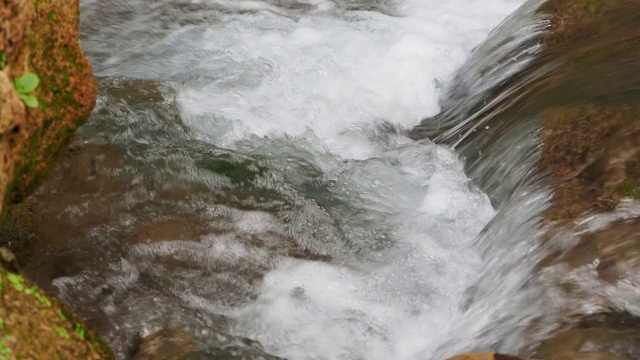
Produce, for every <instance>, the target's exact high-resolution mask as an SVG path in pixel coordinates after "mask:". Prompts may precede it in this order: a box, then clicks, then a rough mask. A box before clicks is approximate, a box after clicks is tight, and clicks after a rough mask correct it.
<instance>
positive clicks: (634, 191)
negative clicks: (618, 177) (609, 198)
mask: <svg viewBox="0 0 640 360" xmlns="http://www.w3.org/2000/svg"><path fill="white" fill-rule="evenodd" d="M618 191H619V192H620V194H621V195H622V196H624V197H630V198H635V199H638V198H640V181H636V182H630V181H625V182H623V183H622V184H620V185H619V186H618Z"/></svg>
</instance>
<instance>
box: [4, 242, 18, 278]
mask: <svg viewBox="0 0 640 360" xmlns="http://www.w3.org/2000/svg"><path fill="white" fill-rule="evenodd" d="M0 266H2V267H4V268H5V269H7V270H9V271H11V272H14V273H17V272H19V271H20V268H19V266H18V260H17V259H16V256H15V255H14V254H13V252H12V251H11V250H9V249H7V248H6V247H0Z"/></svg>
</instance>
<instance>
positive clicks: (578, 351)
mask: <svg viewBox="0 0 640 360" xmlns="http://www.w3.org/2000/svg"><path fill="white" fill-rule="evenodd" d="M535 357H536V358H537V359H541V360H569V359H571V360H574V359H576V360H583V359H584V360H605V359H606V360H609V359H611V360H632V359H638V358H639V357H640V319H639V318H637V317H634V316H633V315H631V314H629V313H616V312H610V313H600V314H595V315H590V316H587V317H584V318H583V319H581V320H580V321H579V322H578V323H576V324H573V325H570V326H565V327H563V328H562V329H560V330H559V331H557V332H555V333H554V334H552V335H551V336H549V337H548V338H547V339H546V340H544V341H543V342H542V343H541V344H540V346H539V347H538V349H537V351H536V356H535Z"/></svg>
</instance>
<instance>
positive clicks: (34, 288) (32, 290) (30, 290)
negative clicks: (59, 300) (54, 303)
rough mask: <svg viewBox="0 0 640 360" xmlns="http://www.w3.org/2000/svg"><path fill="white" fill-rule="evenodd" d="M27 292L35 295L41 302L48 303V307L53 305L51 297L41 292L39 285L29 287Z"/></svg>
mask: <svg viewBox="0 0 640 360" xmlns="http://www.w3.org/2000/svg"><path fill="white" fill-rule="evenodd" d="M25 293H27V294H29V295H33V296H34V297H35V298H36V299H38V300H39V301H40V302H41V303H43V304H45V305H47V306H48V307H51V301H50V300H49V299H47V297H46V296H44V295H42V294H40V292H39V291H38V287H37V286H32V287H30V288H28V289H27V290H26V291H25Z"/></svg>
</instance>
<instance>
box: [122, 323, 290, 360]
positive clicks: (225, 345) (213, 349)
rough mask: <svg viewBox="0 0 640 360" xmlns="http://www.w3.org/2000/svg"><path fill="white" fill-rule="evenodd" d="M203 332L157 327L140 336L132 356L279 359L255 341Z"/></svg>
mask: <svg viewBox="0 0 640 360" xmlns="http://www.w3.org/2000/svg"><path fill="white" fill-rule="evenodd" d="M207 334H208V335H206V337H204V338H203V339H201V341H198V340H197V339H196V338H195V337H193V336H192V335H191V334H190V333H189V332H187V331H185V330H184V329H163V330H160V331H158V332H156V333H154V334H153V335H150V336H147V337H145V338H144V339H143V340H142V343H141V345H140V347H139V349H138V351H137V352H136V354H135V355H134V360H177V359H180V360H205V359H219V360H252V359H255V360H278V359H281V358H279V357H276V356H272V355H270V354H268V353H266V352H265V351H264V349H263V348H262V346H261V345H260V343H258V342H257V341H254V340H250V339H247V338H243V337H239V336H233V335H229V334H224V333H219V332H215V333H209V332H207ZM212 339H213V340H212ZM205 343H207V345H204V344H205Z"/></svg>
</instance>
